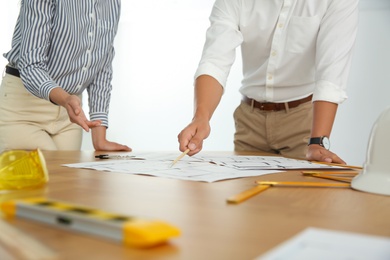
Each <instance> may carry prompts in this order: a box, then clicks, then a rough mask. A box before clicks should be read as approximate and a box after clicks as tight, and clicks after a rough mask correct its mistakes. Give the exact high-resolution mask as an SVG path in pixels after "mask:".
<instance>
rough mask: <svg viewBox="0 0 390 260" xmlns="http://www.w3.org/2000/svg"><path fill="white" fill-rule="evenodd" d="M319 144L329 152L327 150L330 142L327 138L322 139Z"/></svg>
mask: <svg viewBox="0 0 390 260" xmlns="http://www.w3.org/2000/svg"><path fill="white" fill-rule="evenodd" d="M321 143H322V146H323V147H324V148H325V149H327V150H329V148H330V141H329V138H328V137H326V136H324V137H322V140H321Z"/></svg>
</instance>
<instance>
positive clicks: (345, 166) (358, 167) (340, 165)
mask: <svg viewBox="0 0 390 260" xmlns="http://www.w3.org/2000/svg"><path fill="white" fill-rule="evenodd" d="M311 162H312V163H317V164H325V165H329V166H339V167H344V168H351V169H363V167H361V166H354V165H347V164H341V163H327V162H316V161H311Z"/></svg>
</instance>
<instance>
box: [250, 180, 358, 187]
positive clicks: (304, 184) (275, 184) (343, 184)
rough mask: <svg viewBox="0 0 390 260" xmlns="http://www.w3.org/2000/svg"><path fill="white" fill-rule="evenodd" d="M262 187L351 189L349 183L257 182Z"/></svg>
mask: <svg viewBox="0 0 390 260" xmlns="http://www.w3.org/2000/svg"><path fill="white" fill-rule="evenodd" d="M257 183H258V184H260V185H271V186H295V187H297V186H298V187H299V186H301V187H340V188H348V187H351V185H350V184H349V183H327V182H303V181H257Z"/></svg>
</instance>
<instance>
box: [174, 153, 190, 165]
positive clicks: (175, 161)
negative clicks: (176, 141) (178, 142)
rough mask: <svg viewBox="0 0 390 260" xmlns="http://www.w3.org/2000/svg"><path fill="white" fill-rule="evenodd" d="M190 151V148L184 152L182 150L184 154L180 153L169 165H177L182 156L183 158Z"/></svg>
mask: <svg viewBox="0 0 390 260" xmlns="http://www.w3.org/2000/svg"><path fill="white" fill-rule="evenodd" d="M189 151H190V149H187V150H185V151H184V152H182V154H180V155H179V156H178V157H177V158H176V159H175V160H174V161H173V162H172V163H171V165H170V166H169V167H172V166H173V165H175V164H176V163H177V162H178V161H179V160H180V159H181V158H183V157H184V156H185V155H186V154H187V153H188V152H189Z"/></svg>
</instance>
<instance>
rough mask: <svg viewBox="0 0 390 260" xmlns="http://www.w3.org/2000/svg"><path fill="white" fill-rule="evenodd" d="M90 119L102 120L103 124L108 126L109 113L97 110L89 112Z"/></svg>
mask: <svg viewBox="0 0 390 260" xmlns="http://www.w3.org/2000/svg"><path fill="white" fill-rule="evenodd" d="M89 117H90V120H91V121H95V120H100V121H101V122H102V124H101V125H102V126H105V127H107V128H108V114H107V113H104V112H95V113H90V114H89Z"/></svg>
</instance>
